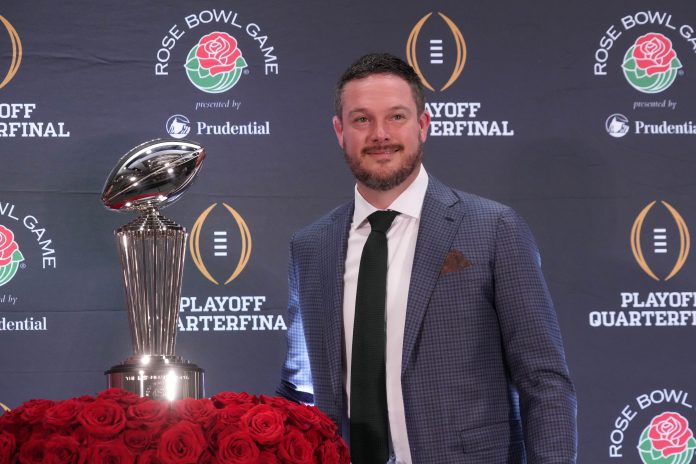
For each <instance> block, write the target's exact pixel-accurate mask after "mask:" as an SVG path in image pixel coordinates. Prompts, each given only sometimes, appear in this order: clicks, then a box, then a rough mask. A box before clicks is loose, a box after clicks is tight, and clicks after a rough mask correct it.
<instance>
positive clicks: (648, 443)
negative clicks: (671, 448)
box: [638, 438, 653, 452]
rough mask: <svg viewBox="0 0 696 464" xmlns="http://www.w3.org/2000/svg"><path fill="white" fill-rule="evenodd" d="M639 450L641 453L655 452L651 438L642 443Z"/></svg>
mask: <svg viewBox="0 0 696 464" xmlns="http://www.w3.org/2000/svg"><path fill="white" fill-rule="evenodd" d="M638 449H639V450H641V451H646V452H649V451H652V450H653V445H652V442H651V441H650V439H649V438H646V439H645V440H643V441H641V442H640V445H638Z"/></svg>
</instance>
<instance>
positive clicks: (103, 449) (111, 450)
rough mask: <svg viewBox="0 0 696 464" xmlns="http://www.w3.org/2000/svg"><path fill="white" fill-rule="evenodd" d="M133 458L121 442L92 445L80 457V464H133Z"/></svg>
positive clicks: (113, 441) (104, 442)
mask: <svg viewBox="0 0 696 464" xmlns="http://www.w3.org/2000/svg"><path fill="white" fill-rule="evenodd" d="M134 462H135V458H134V457H133V455H132V454H131V452H130V451H129V450H128V448H126V445H124V444H123V442H122V441H121V440H112V441H102V442H98V443H94V444H93V445H91V446H90V447H89V448H87V449H86V450H85V452H84V453H83V454H82V455H81V456H80V464H133V463H134Z"/></svg>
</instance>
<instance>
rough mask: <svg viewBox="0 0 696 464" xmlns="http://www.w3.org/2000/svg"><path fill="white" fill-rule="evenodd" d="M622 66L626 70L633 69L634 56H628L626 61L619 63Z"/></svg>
mask: <svg viewBox="0 0 696 464" xmlns="http://www.w3.org/2000/svg"><path fill="white" fill-rule="evenodd" d="M621 67H622V68H624V69H625V70H626V71H633V70H635V69H636V60H635V58H629V59H627V60H626V61H624V62H623V64H622V65H621Z"/></svg>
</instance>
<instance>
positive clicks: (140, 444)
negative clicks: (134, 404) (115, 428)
mask: <svg viewBox="0 0 696 464" xmlns="http://www.w3.org/2000/svg"><path fill="white" fill-rule="evenodd" d="M155 434H156V430H151V429H148V428H144V429H126V431H125V432H123V443H125V444H126V446H127V447H128V449H130V450H131V451H133V452H135V453H138V452H140V451H144V450H146V449H148V448H149V447H150V445H151V444H152V441H153V439H154V438H155Z"/></svg>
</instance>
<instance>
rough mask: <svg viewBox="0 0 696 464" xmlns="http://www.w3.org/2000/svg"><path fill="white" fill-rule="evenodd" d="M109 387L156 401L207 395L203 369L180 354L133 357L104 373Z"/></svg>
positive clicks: (197, 397)
mask: <svg viewBox="0 0 696 464" xmlns="http://www.w3.org/2000/svg"><path fill="white" fill-rule="evenodd" d="M104 374H105V375H106V381H107V386H108V388H121V389H123V390H126V391H130V392H133V393H136V394H138V395H140V396H146V397H148V398H151V399H154V400H169V401H174V400H179V399H182V398H196V399H199V398H203V397H204V396H205V391H204V388H203V369H201V368H200V367H198V366H196V365H195V364H193V363H190V362H188V361H186V360H184V359H182V358H180V357H178V356H140V357H131V358H129V359H128V360H126V361H125V362H123V363H121V364H117V365H116V366H113V367H112V368H111V369H109V370H108V371H106V372H105V373H104Z"/></svg>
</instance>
